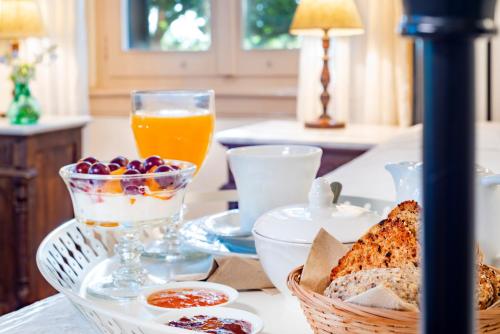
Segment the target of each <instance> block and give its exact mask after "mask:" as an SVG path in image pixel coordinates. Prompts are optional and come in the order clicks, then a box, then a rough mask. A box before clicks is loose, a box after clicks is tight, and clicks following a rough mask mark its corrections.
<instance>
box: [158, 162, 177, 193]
mask: <svg viewBox="0 0 500 334" xmlns="http://www.w3.org/2000/svg"><path fill="white" fill-rule="evenodd" d="M173 170H174V169H173V168H172V167H171V166H168V165H161V166H159V167H158V168H156V170H155V174H156V173H165V172H171V171H173ZM155 181H156V182H157V183H158V184H159V185H160V187H162V188H167V187H168V186H171V185H173V184H174V182H175V176H173V175H165V176H158V177H155Z"/></svg>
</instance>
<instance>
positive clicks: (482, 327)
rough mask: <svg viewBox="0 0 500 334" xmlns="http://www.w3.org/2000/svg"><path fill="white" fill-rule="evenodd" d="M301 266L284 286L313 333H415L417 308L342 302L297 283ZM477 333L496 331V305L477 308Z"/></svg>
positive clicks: (499, 317) (499, 313) (499, 326)
mask: <svg viewBox="0 0 500 334" xmlns="http://www.w3.org/2000/svg"><path fill="white" fill-rule="evenodd" d="M301 273H302V267H299V268H297V269H295V270H293V271H292V272H291V273H290V275H289V276H288V282H287V283H288V288H289V289H290V290H291V291H292V293H293V294H294V295H295V296H296V297H297V298H298V299H299V301H300V305H301V307H302V310H303V311H304V314H305V316H306V318H307V321H308V322H309V325H311V327H312V329H313V331H314V333H318V334H337V333H363V334H365V333H366V334H372V333H398V334H399V333H401V334H410V333H411V334H416V333H418V325H419V317H420V313H418V312H408V311H395V310H388V309H381V308H373V307H367V306H361V305H356V304H351V303H346V302H344V301H342V300H340V299H333V298H328V297H325V296H323V295H320V294H318V293H315V292H313V291H310V290H308V289H305V288H304V287H302V286H300V285H299V282H300V275H301ZM478 315H479V319H478V320H479V321H478V324H477V326H478V333H500V307H498V308H492V309H488V310H483V311H479V313H478Z"/></svg>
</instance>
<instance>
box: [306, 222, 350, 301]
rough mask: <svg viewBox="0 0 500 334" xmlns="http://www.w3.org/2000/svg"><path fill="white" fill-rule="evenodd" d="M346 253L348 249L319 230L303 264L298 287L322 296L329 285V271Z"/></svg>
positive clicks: (324, 231) (322, 230)
mask: <svg viewBox="0 0 500 334" xmlns="http://www.w3.org/2000/svg"><path fill="white" fill-rule="evenodd" d="M347 251H348V247H346V246H345V245H344V244H342V243H341V242H340V241H338V240H337V239H335V238H334V237H333V236H331V235H330V234H329V233H328V232H327V231H326V230H324V229H321V230H320V231H319V232H318V234H317V235H316V238H314V241H313V243H312V246H311V250H310V251H309V256H308V257H307V261H306V263H305V264H304V269H303V270H302V275H301V278H300V285H301V286H303V287H306V288H308V289H310V290H312V291H314V292H317V293H321V294H323V291H325V289H326V287H327V286H328V284H329V283H330V270H331V269H332V268H333V267H334V266H335V265H337V263H338V261H339V259H340V258H341V257H342V256H344V254H345V253H346V252H347Z"/></svg>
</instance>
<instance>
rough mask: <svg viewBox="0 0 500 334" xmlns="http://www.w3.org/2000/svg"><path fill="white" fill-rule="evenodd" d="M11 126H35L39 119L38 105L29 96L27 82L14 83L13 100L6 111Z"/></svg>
mask: <svg viewBox="0 0 500 334" xmlns="http://www.w3.org/2000/svg"><path fill="white" fill-rule="evenodd" d="M7 116H8V117H9V120H10V123H11V124H21V125H26V124H36V123H37V122H38V119H39V118H40V105H39V104H38V101H37V100H36V99H35V98H34V97H33V96H31V91H30V88H29V83H28V82H24V81H23V82H16V81H14V99H13V100H12V102H11V104H10V106H9V109H8V111H7Z"/></svg>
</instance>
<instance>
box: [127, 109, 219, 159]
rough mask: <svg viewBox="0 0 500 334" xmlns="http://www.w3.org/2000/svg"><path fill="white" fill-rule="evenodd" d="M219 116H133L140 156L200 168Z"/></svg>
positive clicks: (184, 112)
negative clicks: (152, 156) (159, 158)
mask: <svg viewBox="0 0 500 334" xmlns="http://www.w3.org/2000/svg"><path fill="white" fill-rule="evenodd" d="M214 121H215V117H214V115H213V114H210V113H196V112H189V111H174V112H172V113H166V114H162V113H161V112H158V113H146V112H141V111H138V112H136V113H135V114H133V115H132V116H131V123H132V130H133V132H134V136H135V141H136V143H137V148H138V150H139V154H140V155H141V156H142V157H143V158H146V157H148V156H150V155H159V156H161V157H162V158H165V159H175V160H184V161H189V162H192V163H194V164H196V165H197V166H198V169H199V168H200V166H201V164H202V163H203V160H205V157H206V155H207V153H208V149H209V148H210V143H211V141H212V134H213V132H214Z"/></svg>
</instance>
